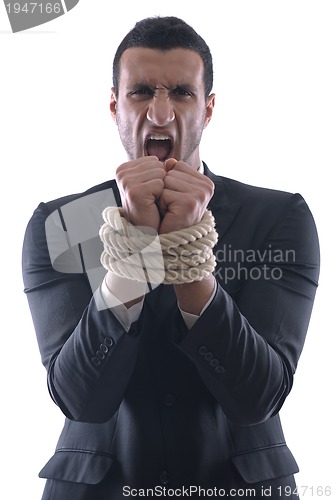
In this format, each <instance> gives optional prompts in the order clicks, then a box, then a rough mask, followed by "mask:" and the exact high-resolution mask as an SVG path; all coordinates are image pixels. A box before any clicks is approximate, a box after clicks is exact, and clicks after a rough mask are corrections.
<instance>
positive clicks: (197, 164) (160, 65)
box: [23, 17, 319, 500]
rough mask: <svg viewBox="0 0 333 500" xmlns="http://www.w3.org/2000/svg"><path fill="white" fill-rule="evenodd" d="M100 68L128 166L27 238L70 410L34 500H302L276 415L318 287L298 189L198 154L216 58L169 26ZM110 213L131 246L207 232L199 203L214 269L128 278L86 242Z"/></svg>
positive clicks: (315, 251) (137, 35) (46, 333)
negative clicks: (248, 181) (251, 180)
mask: <svg viewBox="0 0 333 500" xmlns="http://www.w3.org/2000/svg"><path fill="white" fill-rule="evenodd" d="M113 69H114V86H113V89H112V95H111V104H110V109H111V115H112V118H113V120H114V121H115V123H116V125H117V127H118V130H119V134H120V138H121V141H122V143H123V146H124V149H125V151H126V153H127V157H128V161H127V162H125V163H124V164H123V165H121V166H120V167H118V169H117V172H116V179H115V180H111V181H107V182H105V183H104V184H101V185H99V186H95V187H93V188H91V189H89V190H88V191H86V192H85V193H81V194H76V195H70V196H67V197H64V198H61V199H58V200H55V201H51V202H48V203H41V204H40V205H39V207H38V208H37V209H36V211H35V213H34V214H33V216H32V218H31V220H30V222H29V224H28V227H27V231H26V235H25V241H24V248H23V275H24V283H25V292H26V293H27V297H28V300H29V305H30V308H31V313H32V317H33V321H34V324H35V329H36V333H37V338H38V343H39V348H40V352H41V355H42V361H43V363H44V365H45V368H46V369H47V374H48V388H49V391H50V395H51V397H52V398H53V400H54V401H55V403H56V404H57V405H58V406H59V408H60V410H61V411H62V412H63V413H64V415H65V416H66V422H65V427H64V430H63V432H62V434H61V436H60V439H59V442H58V445H57V448H56V452H55V454H54V455H53V457H52V458H51V459H50V461H49V462H48V463H47V464H46V465H45V467H44V468H43V470H42V471H41V473H40V476H41V477H43V478H47V481H46V486H45V490H44V495H43V500H60V499H61V500H86V499H89V500H107V499H108V500H110V499H112V500H114V499H116V500H118V499H122V498H124V497H135V496H153V497H159V496H171V495H172V496H184V497H186V496H191V497H192V498H200V497H202V496H215V497H219V496H220V497H221V496H228V495H229V496H232V497H234V498H244V497H252V498H254V497H255V498H261V497H265V498H267V497H270V498H273V499H281V498H288V499H290V498H298V495H297V488H296V485H295V481H294V473H296V472H297V471H298V467H297V464H296V461H295V459H294V457H293V455H292V454H291V452H290V451H289V449H288V447H287V445H286V443H285V439H284V436H283V431H282V428H281V424H280V419H279V410H280V409H281V407H282V405H283V403H284V401H285V399H286V397H287V396H288V394H289V392H290V390H291V388H292V384H293V376H294V373H295V370H296V367H297V362H298V359H299V356H300V354H301V351H302V348H303V344H304V340H305V336H306V331H307V328H308V324H309V320H310V315H311V310H312V305H313V300H314V296H315V292H316V287H317V280H318V274H319V248H318V239H317V233H316V228H315V224H314V221H313V218H312V215H311V213H310V211H309V209H308V207H307V205H306V203H305V201H304V200H303V198H302V197H301V196H300V195H299V194H291V193H286V192H281V191H274V190H270V189H263V188H257V187H253V186H249V185H245V184H242V183H239V182H237V181H234V180H231V179H227V178H224V177H220V176H217V175H215V174H213V173H212V172H211V171H210V170H209V169H208V168H207V166H206V165H205V164H204V163H203V162H202V161H201V157H200V153H199V145H200V140H201V135H202V133H203V131H204V129H205V128H206V127H207V125H208V124H209V122H210V119H211V117H212V113H213V109H214V103H215V97H214V94H212V93H211V90H212V83H213V70H212V59H211V54H210V51H209V48H208V47H207V45H206V43H205V42H204V40H203V39H202V38H201V37H200V36H199V35H198V34H197V33H196V32H195V31H194V30H193V29H192V28H191V27H189V26H188V25H187V24H186V23H184V22H183V21H182V20H179V19H177V18H174V17H172V18H170V17H167V18H152V19H150V18H149V19H145V20H143V21H141V22H138V23H137V24H136V26H135V27H134V28H133V30H131V32H130V33H129V34H128V35H126V37H125V38H124V40H123V41H122V43H121V44H120V46H119V48H118V50H117V53H116V55H115V59H114V68H113ZM218 162H219V159H218V148H217V151H216V163H217V164H218ZM213 168H214V166H213ZM112 206H113V207H116V206H118V207H120V206H121V207H122V209H121V210H120V215H121V217H122V219H121V220H122V221H123V222H122V223H123V226H121V227H124V224H125V225H126V227H127V229H128V230H129V233H126V235H125V236H127V235H128V234H130V238H129V239H130V240H131V235H132V234H133V233H131V231H130V230H133V228H137V229H138V231H141V229H142V228H144V229H143V232H142V235H143V236H144V235H145V234H147V233H149V234H150V235H152V236H151V238H152V239H151V241H156V239H157V238H159V239H160V241H161V242H162V241H164V239H165V238H166V239H168V238H170V234H171V233H172V234H171V236H172V235H174V234H176V235H179V234H180V232H181V234H186V235H187V234H188V233H189V232H191V231H192V232H193V227H195V228H198V227H199V228H202V227H208V226H209V227H210V229H209V231H210V230H211V231H214V229H213V225H214V224H213V221H212V219H209V220H210V222H209V223H207V224H206V222H205V221H206V219H205V217H206V216H207V214H209V212H211V213H212V216H213V217H214V219H215V224H216V225H215V230H216V231H217V234H218V241H217V242H216V240H214V244H213V253H214V254H215V259H216V265H215V264H214V258H213V257H212V255H211V253H212V252H211V250H210V247H209V245H208V244H207V245H206V244H205V245H204V252H203V253H204V255H205V256H206V257H207V259H208V260H209V262H212V258H213V267H211V268H209V266H208V267H207V266H206V267H205V266H204V270H203V274H200V275H199V274H198V273H194V274H193V278H192V279H190V280H188V279H185V278H184V268H185V267H186V266H185V264H184V262H183V263H182V265H181V266H180V267H179V270H178V271H177V273H178V274H177V276H179V277H180V278H179V280H176V281H174V282H172V280H171V282H168V283H165V282H163V284H159V283H158V280H157V282H155V283H149V284H147V282H145V280H144V279H140V278H135V279H132V278H131V277H130V276H131V272H132V271H131V265H132V261H131V258H128V259H124V260H123V261H122V260H121V262H120V264H121V266H120V264H119V262H117V259H113V260H112V258H111V257H112V255H113V253H112V252H113V250H114V247H112V245H113V243H112V245H111V244H110V245H111V246H109V245H108V244H106V242H105V239H103V237H102V236H101V234H102V233H103V235H104V232H102V233H100V235H99V230H100V227H101V226H102V224H103V223H104V221H103V219H102V215H101V214H102V212H103V210H104V209H105V208H106V207H111V212H109V210H110V208H107V210H106V212H105V210H104V212H103V213H104V219H105V220H106V222H105V224H106V225H104V226H103V227H104V228H106V233H105V234H109V232H108V230H109V229H110V231H111V233H112V229H111V226H112V222H111V221H110V220H109V219H108V214H109V215H110V214H111V215H112V214H113V216H114V212H113V211H112ZM111 215H110V217H111ZM105 217H106V218H105ZM203 221H204V222H203ZM87 226H89V229H88V230H87ZM145 228H146V229H147V228H149V229H147V231H146V230H145ZM112 234H114V232H113V233H112ZM195 234H196V233H195ZM140 235H141V233H140ZM154 235H155V236H154ZM156 235H157V237H156ZM116 236H117V238H120V237H122V238H124V231H123V232H122V231H121V230H120V231H118V233H117V231H116ZM143 236H142V237H143ZM100 238H101V239H100ZM140 238H141V236H140ZM140 238H139V239H140ZM197 238H199V237H197ZM125 239H126V238H125ZM125 239H123V240H121V241H122V242H123V243H124V241H125ZM127 241H128V240H126V241H125V242H127ZM131 241H132V240H131ZM185 241H187V240H186V237H185ZM123 243H121V244H123ZM126 244H127V243H126ZM131 244H132V243H131ZM186 244H187V243H186ZM184 245H185V244H184ZM148 246H149V245H148ZM126 248H127V247H126ZM147 248H148V247H147ZM184 248H185V249H186V248H188V247H186V245H185V246H184ZM126 251H127V250H126ZM102 252H103V255H104V256H105V255H106V257H107V258H106V259H104V261H103V259H102V261H103V262H104V267H105V269H104V268H103V267H101V265H100V260H99V259H100V257H101V254H102ZM131 252H132V253H131ZM131 252H129V253H128V254H126V255H130V257H132V256H133V255H136V254H135V252H134V251H131ZM190 253H191V252H190ZM137 254H138V255H139V254H140V252H138V253H137ZM192 254H193V255H196V254H195V253H193V252H192ZM140 255H141V256H143V264H142V269H143V270H144V271H145V273H143V276H149V272H150V271H154V269H153V268H151V269H150V268H149V265H148V264H147V265H146V264H145V261H144V259H145V254H144V251H142V252H141V254H140ZM184 255H185V256H186V255H187V254H186V252H184V251H183V252H182V255H181V257H184ZM206 257H204V258H203V260H205V259H206ZM208 260H207V261H208ZM207 261H205V263H204V264H206V262H207ZM109 262H110V265H109V264H108V263H109ZM114 262H115V263H116V264H117V265H118V264H119V268H120V267H121V269H122V270H121V271H119V272H118V271H115V267H114V266H115V264H114ZM162 262H163V259H162ZM182 266H183V267H182ZM184 266H185V267H184ZM191 266H192V267H191ZM191 266H190V270H192V271H193V270H194V271H196V270H197V269H198V267H200V266H196V264H195V263H194V264H193V263H192V264H191ZM214 266H215V267H214ZM167 267H169V268H171V267H172V266H171V267H170V262H169V264H168V265H167V264H165V271H167V270H168V269H166V268H167ZM117 269H118V268H117ZM101 271H102V272H101ZM148 281H150V280H149V279H148ZM299 417H300V419H301V415H300V416H299Z"/></svg>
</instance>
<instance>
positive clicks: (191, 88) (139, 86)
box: [126, 82, 198, 93]
mask: <svg viewBox="0 0 333 500" xmlns="http://www.w3.org/2000/svg"><path fill="white" fill-rule="evenodd" d="M158 88H159V87H156V86H155V85H150V84H149V83H147V82H139V83H134V84H133V85H128V86H127V87H126V90H135V89H150V90H157V89H158ZM163 88H166V89H167V90H169V91H173V90H179V89H180V90H186V91H188V92H193V93H196V92H197V91H198V90H197V87H195V86H194V85H191V84H189V83H177V84H176V85H174V86H173V87H171V88H170V87H165V86H163Z"/></svg>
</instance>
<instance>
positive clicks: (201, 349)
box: [198, 345, 207, 356]
mask: <svg viewBox="0 0 333 500" xmlns="http://www.w3.org/2000/svg"><path fill="white" fill-rule="evenodd" d="M198 352H199V354H200V356H203V355H204V354H206V352H207V347H206V346H205V345H202V346H200V347H199V349H198Z"/></svg>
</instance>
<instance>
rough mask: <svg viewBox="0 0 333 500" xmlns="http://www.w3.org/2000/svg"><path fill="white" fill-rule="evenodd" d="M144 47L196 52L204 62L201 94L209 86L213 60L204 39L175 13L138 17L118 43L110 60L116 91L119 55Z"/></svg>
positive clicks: (209, 88) (210, 84) (210, 88)
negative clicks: (133, 48)
mask: <svg viewBox="0 0 333 500" xmlns="http://www.w3.org/2000/svg"><path fill="white" fill-rule="evenodd" d="M131 47H145V48H149V49H158V50H171V49H179V48H181V49H190V50H193V51H194V52H197V53H198V54H199V55H200V57H201V58H202V60H203V63H204V85H205V96H206V98H207V97H208V96H209V94H210V92H211V90H212V87H213V61H212V55H211V52H210V50H209V47H208V45H207V43H206V42H205V40H204V39H203V38H202V37H201V36H200V35H198V33H197V32H196V31H195V30H194V29H193V28H192V27H191V26H189V25H188V24H187V23H185V21H183V20H182V19H179V18H178V17H172V16H171V17H159V16H157V17H148V18H146V19H143V20H142V21H138V22H137V23H136V25H135V26H134V28H133V29H132V30H131V31H129V33H128V34H127V35H126V36H125V38H124V39H123V41H122V42H121V43H120V45H119V47H118V49H117V51H116V54H115V56H114V60H113V86H114V88H115V93H116V95H118V91H119V73H120V58H121V56H122V54H123V52H125V50H126V49H129V48H131Z"/></svg>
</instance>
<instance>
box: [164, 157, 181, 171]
mask: <svg viewBox="0 0 333 500" xmlns="http://www.w3.org/2000/svg"><path fill="white" fill-rule="evenodd" d="M177 162H178V160H176V159H175V158H168V159H167V160H165V162H164V168H165V170H166V172H169V171H170V170H172V169H173V167H174V166H175V165H176V163H177Z"/></svg>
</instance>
